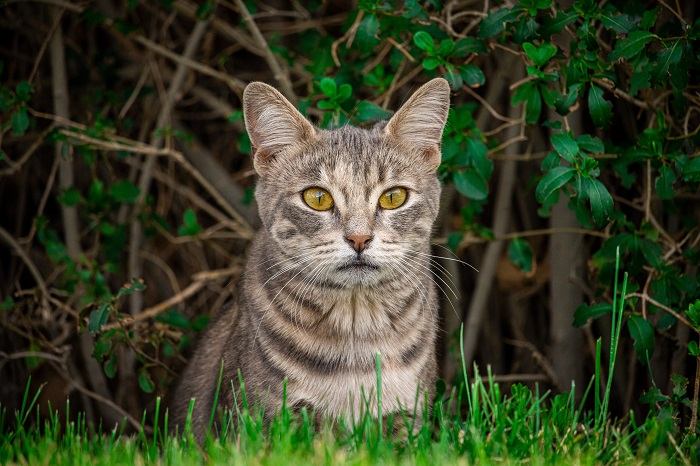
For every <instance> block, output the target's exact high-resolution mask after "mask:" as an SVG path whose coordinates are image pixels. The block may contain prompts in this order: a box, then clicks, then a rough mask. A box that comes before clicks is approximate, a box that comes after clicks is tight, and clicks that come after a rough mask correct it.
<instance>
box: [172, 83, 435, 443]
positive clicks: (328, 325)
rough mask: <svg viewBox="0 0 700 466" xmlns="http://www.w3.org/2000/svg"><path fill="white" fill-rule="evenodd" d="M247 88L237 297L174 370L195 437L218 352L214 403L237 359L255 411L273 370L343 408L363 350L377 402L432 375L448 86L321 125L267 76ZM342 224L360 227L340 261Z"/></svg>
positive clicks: (411, 390)
mask: <svg viewBox="0 0 700 466" xmlns="http://www.w3.org/2000/svg"><path fill="white" fill-rule="evenodd" d="M248 89H250V91H249V90H248ZM248 89H247V90H246V94H245V102H244V109H245V110H246V126H247V128H248V131H249V133H250V134H251V140H252V141H253V143H254V145H255V147H256V149H257V152H256V155H255V159H256V165H255V166H256V169H257V170H258V173H259V175H260V181H259V183H258V184H257V188H256V199H257V202H258V206H259V211H260V217H261V219H262V222H263V228H262V229H261V231H260V232H259V233H258V235H257V237H256V238H255V240H254V242H253V245H252V248H251V251H250V256H249V259H248V263H247V266H246V271H245V274H244V278H243V284H242V289H241V293H239V300H238V302H237V303H236V305H235V306H230V307H227V308H225V309H224V310H222V311H221V312H220V314H219V316H218V317H217V318H216V319H215V320H214V322H213V323H212V324H211V325H210V327H209V329H208V330H207V331H206V333H205V335H204V336H203V337H202V339H201V342H200V343H199V346H198V348H197V350H196V351H195V354H194V356H193V358H192V361H191V363H190V364H189V366H188V368H187V369H186V371H185V373H184V375H183V377H182V382H181V384H180V386H179V388H178V391H177V393H176V396H175V399H174V401H175V405H174V410H175V416H176V419H179V420H180V421H182V420H183V419H184V414H185V410H186V406H187V403H188V401H189V399H190V398H192V397H196V398H197V399H198V402H197V405H196V406H197V407H196V409H195V413H194V417H193V425H194V429H195V433H197V434H198V435H199V436H200V437H201V435H202V432H203V431H204V429H205V426H206V423H207V421H208V419H209V413H210V410H211V408H212V403H213V393H214V389H215V385H216V379H217V374H218V370H219V368H220V367H221V364H223V374H224V380H225V381H226V383H225V385H224V387H223V395H222V401H223V403H224V405H226V406H232V405H233V403H234V397H235V396H238V395H240V394H237V393H234V392H232V391H231V390H230V386H231V385H230V383H229V382H228V381H229V380H231V379H233V380H234V385H235V386H238V383H237V382H236V381H237V376H236V374H237V372H238V371H239V370H240V372H241V374H242V376H243V378H244V380H245V384H246V393H247V397H248V402H257V403H261V404H262V406H263V407H264V409H265V412H266V414H272V413H273V412H274V411H275V410H277V409H278V408H279V407H280V404H281V401H282V396H281V394H282V387H283V381H284V380H286V381H287V394H288V402H289V404H290V405H291V406H307V407H312V408H314V409H315V410H316V412H317V413H318V414H319V415H321V416H329V417H333V418H335V417H339V416H343V417H346V418H352V417H353V416H357V415H359V414H360V412H361V411H362V409H363V407H364V406H363V402H362V401H363V400H362V394H363V393H364V394H365V395H366V397H367V399H369V400H375V389H376V375H375V362H374V361H375V355H376V353H379V354H380V355H381V356H380V358H381V364H382V393H383V408H384V412H385V413H387V412H396V411H398V410H400V409H402V408H406V409H408V410H409V411H412V410H413V408H414V404H415V403H416V397H417V395H418V394H419V393H423V392H425V391H427V392H428V393H430V392H431V390H432V388H433V385H434V382H435V377H436V361H435V335H436V330H437V296H436V291H435V289H434V285H433V281H432V278H431V276H430V273H431V272H430V267H429V260H428V256H427V254H429V253H430V231H431V228H432V224H433V221H434V220H435V217H436V216H437V212H438V202H439V197H440V184H439V182H438V179H437V176H436V173H435V168H436V166H437V164H436V162H435V160H434V153H435V152H436V153H437V154H438V155H439V143H440V137H441V133H442V128H443V126H444V123H445V119H446V117H447V108H448V106H449V87H448V86H447V84H446V82H445V81H444V80H433V81H431V82H429V83H428V84H426V85H425V86H423V87H422V88H421V89H419V90H418V91H417V92H416V94H414V96H413V97H412V98H411V99H410V100H409V101H408V102H407V104H406V106H404V108H402V109H401V110H400V111H399V112H397V114H396V115H395V116H394V118H393V119H392V120H391V121H390V122H389V123H387V124H386V125H378V126H377V127H375V128H373V129H370V130H365V129H358V128H354V127H351V126H346V127H343V128H340V129H336V130H330V131H327V130H319V129H315V128H313V127H312V126H311V125H310V124H309V123H308V122H306V120H305V119H304V118H303V117H302V116H301V115H300V114H298V112H296V110H295V109H294V108H293V107H292V106H291V105H290V104H288V103H287V102H286V100H284V98H283V97H282V96H281V95H280V94H279V93H278V92H277V91H275V90H274V89H272V88H270V87H269V86H266V85H264V84H261V83H254V84H251V85H250V86H249V88H248ZM273 110H274V111H273ZM413 112H420V115H419V116H414V115H412V113H413ZM302 120H303V121H302ZM307 125H308V126H307ZM275 128H277V129H275ZM275 131H277V133H275ZM269 132H273V133H274V134H268V133H269ZM290 134H291V135H293V136H290ZM262 158H264V160H263V159H262ZM311 186H320V187H322V188H324V189H326V190H327V191H328V192H330V193H331V195H332V196H333V198H334V201H335V207H334V208H333V209H332V210H330V211H326V212H318V211H314V210H312V209H310V208H309V207H308V206H306V205H305V204H304V202H303V200H302V196H301V195H300V193H301V192H302V191H303V190H304V189H306V188H308V187H311ZM396 186H402V187H405V188H407V189H408V192H409V195H408V200H407V201H406V203H405V204H404V205H403V206H402V207H399V208H398V209H395V210H382V209H378V208H377V201H378V199H379V196H380V195H381V194H382V192H384V191H385V190H386V189H388V188H392V187H396ZM351 234H368V235H372V236H373V239H372V240H371V242H370V243H369V246H368V247H367V249H366V250H365V251H363V252H362V253H361V254H362V257H363V259H364V260H365V261H366V262H367V263H368V264H369V265H368V266H367V267H364V268H362V269H358V268H353V267H348V264H351V263H352V262H353V260H355V259H356V257H357V253H356V252H355V251H354V250H353V249H352V248H351V247H350V246H349V245H348V243H347V241H346V240H345V239H344V238H345V237H346V236H348V235H351ZM421 406H422V403H418V408H419V409H420V407H421ZM370 408H371V409H374V408H373V405H370Z"/></svg>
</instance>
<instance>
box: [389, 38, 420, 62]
mask: <svg viewBox="0 0 700 466" xmlns="http://www.w3.org/2000/svg"><path fill="white" fill-rule="evenodd" d="M387 41H388V42H389V43H390V44H391V45H393V46H394V47H395V48H396V50H398V51H399V52H401V54H402V55H403V56H404V57H406V58H408V60H409V61H410V62H411V63H415V62H416V59H415V58H413V55H411V54H410V53H409V52H408V50H406V48H405V47H404V46H403V45H401V44H399V43H398V42H396V40H394V38H393V37H389V39H387Z"/></svg>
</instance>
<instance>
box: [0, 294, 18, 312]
mask: <svg viewBox="0 0 700 466" xmlns="http://www.w3.org/2000/svg"><path fill="white" fill-rule="evenodd" d="M14 307H15V300H14V299H12V296H9V295H8V296H5V299H3V300H2V301H0V311H3V312H5V311H11V310H12V309H13V308H14Z"/></svg>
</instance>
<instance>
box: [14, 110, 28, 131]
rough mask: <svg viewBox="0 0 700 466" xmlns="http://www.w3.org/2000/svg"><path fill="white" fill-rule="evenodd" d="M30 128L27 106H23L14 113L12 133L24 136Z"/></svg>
mask: <svg viewBox="0 0 700 466" xmlns="http://www.w3.org/2000/svg"><path fill="white" fill-rule="evenodd" d="M27 128H29V114H28V113H27V107H25V106H21V107H20V108H19V109H17V111H16V112H15V113H13V114H12V134H13V135H14V136H22V135H23V134H24V133H26V132H27Z"/></svg>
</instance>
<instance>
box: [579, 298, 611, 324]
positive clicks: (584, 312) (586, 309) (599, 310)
mask: <svg viewBox="0 0 700 466" xmlns="http://www.w3.org/2000/svg"><path fill="white" fill-rule="evenodd" d="M611 310H612V305H611V304H609V303H597V304H592V305H590V306H589V305H587V304H581V305H580V306H579V307H578V308H576V311H574V327H582V326H583V325H585V324H586V323H587V322H588V321H589V320H593V319H597V318H598V317H601V316H604V315H605V314H609V313H610V311H611Z"/></svg>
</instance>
